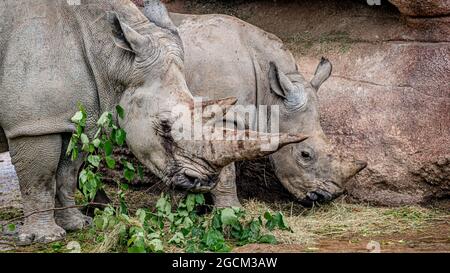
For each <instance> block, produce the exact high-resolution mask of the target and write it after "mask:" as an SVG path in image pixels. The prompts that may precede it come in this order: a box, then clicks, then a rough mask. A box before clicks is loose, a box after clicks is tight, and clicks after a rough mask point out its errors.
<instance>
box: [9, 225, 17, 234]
mask: <svg viewBox="0 0 450 273" xmlns="http://www.w3.org/2000/svg"><path fill="white" fill-rule="evenodd" d="M15 230H16V225H14V224H9V225H8V231H9V232H14V231H15Z"/></svg>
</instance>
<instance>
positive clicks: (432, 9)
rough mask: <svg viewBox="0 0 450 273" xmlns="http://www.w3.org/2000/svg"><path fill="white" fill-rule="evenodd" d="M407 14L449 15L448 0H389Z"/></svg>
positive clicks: (449, 4) (449, 0)
mask: <svg viewBox="0 0 450 273" xmlns="http://www.w3.org/2000/svg"><path fill="white" fill-rule="evenodd" d="M389 2H391V3H392V4H394V5H395V6H396V7H397V8H398V9H399V10H400V12H401V13H403V14H405V15H408V16H427V17H433V16H443V15H450V0H389Z"/></svg>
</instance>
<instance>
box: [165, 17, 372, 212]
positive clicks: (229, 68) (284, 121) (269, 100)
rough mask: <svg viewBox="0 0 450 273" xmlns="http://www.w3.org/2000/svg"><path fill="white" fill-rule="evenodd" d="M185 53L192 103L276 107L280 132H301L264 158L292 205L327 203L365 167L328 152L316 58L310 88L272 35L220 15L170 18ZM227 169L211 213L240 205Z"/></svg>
mask: <svg viewBox="0 0 450 273" xmlns="http://www.w3.org/2000/svg"><path fill="white" fill-rule="evenodd" d="M171 17H172V19H173V20H174V23H175V24H176V25H178V28H179V33H180V35H181V38H182V40H183V43H184V47H185V69H186V80H187V83H188V86H189V88H190V90H191V91H192V92H193V93H194V95H196V96H204V97H209V98H219V97H223V96H235V97H237V98H238V104H242V105H248V104H250V105H279V106H280V111H281V114H280V129H279V130H280V132H289V133H294V132H300V131H301V132H304V133H305V134H307V135H309V136H310V137H309V139H308V140H306V141H304V142H302V143H299V144H296V145H290V146H287V147H284V148H283V149H281V150H280V151H279V152H277V153H275V154H273V155H271V160H272V163H273V165H274V168H275V170H276V175H277V177H278V178H279V180H280V181H281V183H282V184H283V185H284V187H285V188H286V189H287V190H289V192H291V193H292V194H293V195H294V196H296V197H297V199H298V201H299V202H301V203H303V204H304V205H312V203H313V202H314V201H322V202H323V201H330V200H332V199H333V198H335V197H337V196H339V195H340V194H341V193H342V192H343V188H342V185H343V183H344V182H345V181H347V180H348V179H350V178H351V177H353V176H354V175H355V174H356V173H358V172H359V171H361V170H362V169H363V168H365V166H366V163H365V162H363V161H358V160H353V159H350V160H344V159H342V158H341V157H340V156H339V155H338V154H336V153H335V152H334V151H333V147H332V145H330V143H329V140H328V138H327V137H326V136H325V134H324V132H323V130H322V128H321V126H320V120H319V109H318V97H317V91H318V89H319V87H320V86H321V85H322V83H323V82H325V81H326V80H327V79H328V77H329V76H330V74H331V70H332V67H331V63H330V62H329V61H328V60H325V59H323V60H322V61H321V63H320V64H319V66H318V67H317V71H316V74H315V76H314V78H313V79H312V80H311V81H307V80H305V79H304V77H303V76H302V75H300V73H299V72H298V68H297V65H296V62H295V59H294V58H293V56H292V54H291V53H290V52H289V51H288V50H287V49H286V47H285V46H284V45H283V43H282V42H281V41H280V40H279V39H278V38H277V37H275V36H274V35H272V34H269V33H267V32H264V31H262V30H261V29H259V28H257V27H255V26H252V25H250V24H248V23H245V22H243V21H241V20H239V19H237V18H234V17H230V16H223V15H200V16H197V15H182V14H171ZM234 180H235V173H234V166H228V167H227V168H226V169H224V170H223V171H222V174H221V177H220V183H219V185H218V186H217V187H216V189H214V191H213V197H214V200H215V204H216V205H218V206H239V200H238V198H237V195H236V186H235V183H234Z"/></svg>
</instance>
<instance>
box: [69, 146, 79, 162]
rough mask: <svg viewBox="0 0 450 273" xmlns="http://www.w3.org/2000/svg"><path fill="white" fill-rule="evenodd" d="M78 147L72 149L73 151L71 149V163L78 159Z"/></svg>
mask: <svg viewBox="0 0 450 273" xmlns="http://www.w3.org/2000/svg"><path fill="white" fill-rule="evenodd" d="M78 153H79V152H78V147H76V146H75V147H73V149H72V157H71V159H72V161H75V160H77V159H78Z"/></svg>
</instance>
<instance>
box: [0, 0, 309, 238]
mask: <svg viewBox="0 0 450 273" xmlns="http://www.w3.org/2000/svg"><path fill="white" fill-rule="evenodd" d="M149 3H150V4H151V3H157V2H155V1H150V2H149ZM160 7H161V6H160ZM157 11H158V10H157ZM158 14H159V15H160V16H159V17H158V16H155V18H156V19H157V20H155V21H149V19H148V18H147V17H149V18H152V14H146V15H147V17H146V16H145V15H144V14H143V13H142V12H140V11H139V10H138V9H137V7H136V6H135V5H134V4H132V2H130V1H129V0H105V1H98V0H83V1H82V5H78V6H71V5H68V2H67V1H66V0H33V1H29V0H6V1H1V2H0V54H1V55H0V150H1V151H2V152H3V151H6V150H9V151H10V154H11V157H12V162H13V164H14V166H15V168H16V171H17V174H18V177H19V182H20V189H21V193H22V198H23V203H24V204H23V205H24V206H23V207H24V213H25V214H29V213H31V212H34V211H44V210H45V212H40V213H37V214H33V215H32V216H30V217H27V218H26V219H25V222H24V225H23V227H22V228H21V230H20V232H19V243H21V244H30V243H33V242H51V241H55V240H59V239H61V238H62V237H63V236H64V234H65V231H66V230H77V229H81V228H83V227H84V226H85V225H87V224H89V222H90V219H89V218H87V217H85V216H83V215H82V214H81V213H80V212H79V211H78V210H76V209H65V210H58V211H56V212H55V213H54V212H53V211H52V210H51V209H53V208H54V207H55V206H57V207H58V206H60V207H67V206H73V205H74V204H75V203H74V192H75V189H76V184H77V183H76V182H77V173H78V169H79V167H80V162H71V161H70V160H69V159H68V157H67V156H66V155H65V151H66V149H67V146H68V142H69V138H70V135H71V133H72V132H73V130H74V126H73V124H72V123H71V117H72V115H73V114H74V112H75V111H76V109H77V104H78V103H81V104H83V105H84V106H85V108H86V109H87V112H88V116H89V118H88V120H87V125H86V132H87V133H88V135H89V136H90V137H92V136H93V134H94V133H95V127H96V126H95V122H96V120H97V119H98V117H99V115H100V114H101V113H102V112H103V111H111V110H112V109H114V106H115V105H117V104H121V105H122V106H123V108H124V109H125V111H126V117H125V119H124V120H120V122H119V125H120V126H121V127H122V128H123V129H125V130H126V131H127V133H128V137H127V144H128V145H129V147H130V148H131V150H132V152H133V153H134V154H135V155H136V156H137V158H138V159H140V160H141V161H142V162H143V163H144V164H145V165H146V166H147V167H148V168H149V169H151V170H153V171H154V172H155V173H156V174H157V175H159V176H160V178H161V179H163V180H165V181H166V182H167V183H170V184H171V185H175V186H180V187H181V188H183V189H188V190H194V191H205V190H210V189H211V188H212V187H214V186H215V184H216V183H217V175H218V173H219V172H220V170H221V168H222V167H224V166H226V165H228V164H230V163H231V162H233V161H235V160H241V159H249V158H255V157H259V156H263V155H265V154H269V153H270V152H261V151H260V150H261V149H260V147H259V146H260V144H261V141H260V140H259V139H255V140H254V141H247V142H245V143H244V144H243V145H242V146H241V147H238V145H237V143H236V142H232V141H228V142H225V141H224V142H220V143H218V142H214V141H206V140H203V141H187V140H182V141H175V140H174V139H173V138H172V135H171V128H172V124H173V122H174V120H173V117H172V116H171V115H169V114H170V111H171V109H172V108H173V107H174V106H176V105H184V106H187V107H188V106H191V105H192V104H193V97H192V95H191V93H190V92H189V90H188V88H187V85H186V82H185V78H184V74H183V48H182V44H181V41H180V38H179V36H178V34H177V33H176V32H174V31H173V29H174V27H173V23H172V22H171V20H169V19H168V15H167V12H164V10H162V11H161V10H159V11H158ZM164 14H166V18H165V19H166V20H162V19H164V17H163V15H164ZM234 101H235V100H233V99H231V100H230V99H225V100H220V101H217V105H218V106H219V107H224V108H227V107H229V105H230V104H232V103H233V102H234ZM168 113H169V114H168ZM222 130H225V129H223V128H222ZM236 133H237V134H250V135H252V134H255V132H246V131H237V132H236ZM267 136H268V137H273V136H275V135H267ZM276 136H277V137H280V139H281V140H280V142H281V146H280V147H282V146H283V145H286V144H288V143H294V142H298V141H302V140H304V139H305V137H303V136H299V135H276ZM213 146H217V147H218V149H216V150H214V151H212V150H211V148H210V147H213ZM239 148H241V149H239ZM215 151H217V153H216V152H215Z"/></svg>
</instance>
